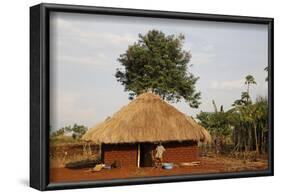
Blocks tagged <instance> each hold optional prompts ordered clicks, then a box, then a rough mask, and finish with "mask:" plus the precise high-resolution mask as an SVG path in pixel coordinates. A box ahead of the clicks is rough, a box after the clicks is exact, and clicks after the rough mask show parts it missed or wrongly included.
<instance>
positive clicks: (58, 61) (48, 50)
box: [30, 4, 273, 190]
mask: <svg viewBox="0 0 281 194" xmlns="http://www.w3.org/2000/svg"><path fill="white" fill-rule="evenodd" d="M269 175H273V19H272V18H261V17H244V16H227V15H212V14H197V13H183V12H168V11H152V10H136V9H121V8H108V7H91V6H77V5H57V4H39V5H36V6H33V7H31V8H30V186H31V187H33V188H36V189H39V190H53V189H70V188H84V187H99V186H113V185H129V184H146V183H162V182H173V181H190V180H208V179H222V178H239V177H256V176H269Z"/></svg>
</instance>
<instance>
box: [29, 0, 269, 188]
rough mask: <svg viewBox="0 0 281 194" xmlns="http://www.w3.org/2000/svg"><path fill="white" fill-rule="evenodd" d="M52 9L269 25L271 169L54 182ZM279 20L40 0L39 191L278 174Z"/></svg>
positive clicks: (33, 40) (35, 152)
mask: <svg viewBox="0 0 281 194" xmlns="http://www.w3.org/2000/svg"><path fill="white" fill-rule="evenodd" d="M50 12H70V13H88V14H102V15H119V16H140V17H153V18H169V19H183V20H185V19H188V20H198V21H217V22H231V23H251V24H266V25H268V65H269V71H268V73H269V80H268V86H269V87H268V100H269V139H270V140H269V142H270V145H269V168H268V170H265V171H257V172H254V171H253V172H238V173H215V174H200V175H199V174H195V175H194V174H193V175H177V176H167V177H149V178H133V179H117V180H100V181H86V182H85V181H83V182H75V183H49V160H48V157H49V154H48V153H49V104H50V102H49V76H50V71H49V17H50ZM273 33H274V20H273V18H262V17H245V16H229V15H213V14H199V13H183V12H169V11H155V10H137V9H123V8H111V7H93V6H79V5H59V4H45V3H43V4H39V5H35V6H33V7H31V8H30V186H31V187H33V188H36V189H38V190H55V189H73V188H86V187H102V186H116V185H134V184H148V183H166V182H178V181H195V180H211V179H226V178H242V177H258V176H272V175H273V174H274V173H273V172H274V170H273V169H274V168H273V167H274V158H273V156H274V152H273V144H274V136H273V100H274V99H273V96H274V95H273V93H274V89H273V86H274V82H273V79H274V77H273V69H274V68H273V62H274V61H273V60H274V52H273V49H274V46H273Z"/></svg>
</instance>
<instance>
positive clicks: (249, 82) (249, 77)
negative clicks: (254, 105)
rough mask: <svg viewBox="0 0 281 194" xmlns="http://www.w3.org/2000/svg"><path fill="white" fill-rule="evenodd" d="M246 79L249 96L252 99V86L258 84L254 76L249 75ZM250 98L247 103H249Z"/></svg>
mask: <svg viewBox="0 0 281 194" xmlns="http://www.w3.org/2000/svg"><path fill="white" fill-rule="evenodd" d="M245 79H246V81H245V84H246V85H247V93H248V96H249V97H250V85H251V84H257V82H256V81H255V78H254V77H253V76H252V75H247V76H246V78H245ZM249 97H248V100H247V101H249Z"/></svg>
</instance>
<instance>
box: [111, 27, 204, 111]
mask: <svg viewBox="0 0 281 194" xmlns="http://www.w3.org/2000/svg"><path fill="white" fill-rule="evenodd" d="M184 39H185V37H184V35H182V34H179V35H177V36H176V35H165V34H164V33H163V32H161V31H158V30H151V31H149V32H148V33H147V34H145V35H142V34H139V40H138V41H137V42H135V43H134V44H133V45H129V46H128V49H127V50H126V51H125V53H123V54H121V55H120V56H119V58H118V61H119V62H120V64H121V66H123V68H118V69H117V71H116V74H115V77H116V78H117V80H118V81H119V82H121V84H122V85H124V87H125V91H129V98H130V99H133V98H134V97H135V96H136V95H138V94H141V93H143V92H147V91H151V92H153V93H156V94H158V95H159V96H161V97H162V99H164V100H167V101H171V102H178V101H180V100H182V99H184V100H185V101H186V102H188V103H189V105H190V107H193V108H197V107H198V106H199V104H200V102H199V100H200V92H197V91H196V88H195V84H196V81H197V80H198V77H195V76H194V75H193V74H192V73H191V72H190V69H189V67H190V65H189V61H190V58H191V54H190V52H188V51H185V50H183V42H184Z"/></svg>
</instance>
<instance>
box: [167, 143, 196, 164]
mask: <svg viewBox="0 0 281 194" xmlns="http://www.w3.org/2000/svg"><path fill="white" fill-rule="evenodd" d="M163 146H164V147H165V149H166V151H165V152H164V154H163V162H171V163H181V162H194V161H197V160H198V146H197V142H195V141H187V142H170V143H165V144H163Z"/></svg>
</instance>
